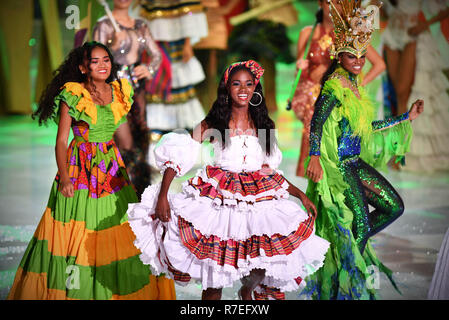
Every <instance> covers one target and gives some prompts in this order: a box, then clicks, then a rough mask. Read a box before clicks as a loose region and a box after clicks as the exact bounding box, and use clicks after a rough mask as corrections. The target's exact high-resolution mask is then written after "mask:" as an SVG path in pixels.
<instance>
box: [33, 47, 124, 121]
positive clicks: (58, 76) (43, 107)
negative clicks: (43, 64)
mask: <svg viewBox="0 0 449 320" xmlns="http://www.w3.org/2000/svg"><path fill="white" fill-rule="evenodd" d="M98 47H99V48H102V49H104V50H105V51H106V52H107V53H108V56H109V59H110V61H111V65H112V68H111V74H110V75H109V77H108V78H107V79H106V83H110V82H112V81H114V80H116V79H118V77H117V70H118V65H116V64H115V63H114V57H113V56H112V54H111V52H110V51H109V49H108V47H106V46H105V45H104V44H102V43H99V42H95V41H92V42H86V43H84V45H82V46H81V47H77V48H75V49H73V50H72V51H70V53H69V54H68V56H67V58H66V59H65V61H64V62H63V63H62V64H61V65H60V66H59V68H58V69H57V70H55V71H54V72H53V79H52V80H51V82H50V83H49V84H48V86H47V88H45V90H44V91H43V92H42V94H41V97H40V99H39V106H38V108H37V110H36V111H35V112H34V113H33V114H32V116H31V117H32V118H33V119H36V118H37V119H38V120H39V125H42V124H45V123H47V121H48V120H49V119H51V118H52V115H53V112H54V109H55V105H54V99H55V97H56V96H57V95H58V94H59V93H60V92H61V90H62V86H63V85H64V84H65V83H66V82H79V83H86V84H90V85H91V86H92V88H93V89H94V90H95V85H94V84H93V83H92V79H91V78H90V76H89V75H90V61H91V59H92V50H93V49H95V48H98ZM86 60H87V61H88V62H89V63H88V69H89V72H87V74H82V73H81V70H80V69H79V66H80V65H83V64H84V62H85V61H86ZM119 84H120V92H121V95H122V97H123V96H124V94H123V91H122V84H121V83H120V81H119Z"/></svg>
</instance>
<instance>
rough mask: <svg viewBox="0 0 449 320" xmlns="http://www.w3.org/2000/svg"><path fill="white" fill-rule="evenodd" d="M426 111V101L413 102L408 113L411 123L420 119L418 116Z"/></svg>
mask: <svg viewBox="0 0 449 320" xmlns="http://www.w3.org/2000/svg"><path fill="white" fill-rule="evenodd" d="M423 111H424V101H423V100H421V99H418V100H416V101H415V102H413V104H412V107H411V108H410V111H409V113H408V117H409V119H410V121H413V120H415V119H416V118H418V116H419V115H420V114H421V113H423Z"/></svg>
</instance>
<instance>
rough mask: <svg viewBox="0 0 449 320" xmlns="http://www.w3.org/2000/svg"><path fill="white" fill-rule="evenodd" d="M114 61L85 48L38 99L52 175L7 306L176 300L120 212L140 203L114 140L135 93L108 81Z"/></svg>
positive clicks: (96, 47) (97, 46)
mask: <svg viewBox="0 0 449 320" xmlns="http://www.w3.org/2000/svg"><path fill="white" fill-rule="evenodd" d="M113 61H114V60H113V57H112V55H111V53H110V52H109V50H108V49H107V47H105V46H104V45H102V44H101V43H98V42H88V43H85V44H84V45H83V46H82V47H78V48H76V49H74V50H73V51H72V52H71V53H70V54H69V56H68V58H67V60H66V61H64V63H63V64H62V65H61V66H60V67H59V69H58V70H57V71H56V75H55V77H54V78H53V80H52V81H51V83H50V84H49V85H48V87H47V89H46V90H45V91H44V93H43V95H42V97H41V99H40V102H39V108H38V110H37V111H36V112H35V113H34V116H35V117H37V118H38V119H39V123H40V124H42V123H46V122H47V121H49V120H55V121H56V122H57V123H58V133H57V138H56V148H55V150H56V162H57V166H58V173H57V175H56V178H55V180H54V182H53V185H52V188H51V192H50V197H49V200H48V203H47V208H46V210H45V212H44V215H43V217H42V219H41V221H40V223H39V225H38V227H37V229H36V232H35V233H34V236H33V238H32V240H31V242H30V243H29V245H28V248H27V250H26V251H25V254H24V256H23V258H22V260H21V262H20V265H19V268H18V271H17V273H16V277H15V279H14V284H13V286H12V288H11V291H10V293H9V296H8V298H9V299H32V300H41V299H58V300H59V299H83V300H85V299H158V298H159V299H173V298H175V292H174V284H173V282H172V281H170V280H168V279H166V278H163V279H162V278H161V279H156V277H154V276H152V275H151V272H150V270H149V268H148V267H147V266H145V265H144V264H142V262H141V261H140V259H139V254H140V251H139V250H138V249H137V248H136V247H135V246H134V245H133V241H134V235H133V233H132V231H131V229H130V227H129V224H128V222H127V216H126V209H127V206H128V203H132V202H137V201H138V200H137V196H136V193H135V191H134V190H133V188H132V186H131V182H130V180H129V178H128V175H127V172H126V167H125V164H124V162H123V158H122V156H121V155H120V152H119V150H118V148H117V146H116V145H115V143H114V140H113V134H114V132H116V131H117V130H123V128H128V127H126V126H125V127H124V126H121V125H122V124H123V123H125V121H126V115H127V113H128V112H129V110H130V108H131V105H132V103H133V99H132V96H133V89H132V87H131V85H130V84H129V82H128V81H127V80H126V79H120V80H114V78H115V77H116V72H117V69H116V66H115V65H114V62H113ZM70 128H72V131H73V135H74V138H73V140H72V141H71V143H70V145H67V139H68V137H69V133H70Z"/></svg>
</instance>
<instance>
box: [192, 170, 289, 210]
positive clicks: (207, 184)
mask: <svg viewBox="0 0 449 320" xmlns="http://www.w3.org/2000/svg"><path fill="white" fill-rule="evenodd" d="M204 172H205V175H206V177H204V176H203V177H201V176H198V177H194V178H191V179H189V180H188V184H189V185H190V186H192V187H193V188H194V189H196V190H198V191H199V192H200V196H201V197H207V198H209V199H212V200H214V199H216V198H219V199H220V200H221V201H223V199H224V198H225V197H226V196H225V195H223V193H222V190H225V191H227V192H229V193H232V194H239V195H240V196H241V197H243V199H244V197H251V198H255V200H254V201H251V202H261V201H266V200H273V199H275V198H276V195H275V194H276V192H279V191H282V189H284V188H283V187H282V185H283V184H284V183H285V182H286V180H285V179H284V177H282V176H281V175H280V174H278V173H274V174H272V175H266V174H263V173H261V172H259V171H255V172H239V173H237V172H231V171H227V170H223V169H221V168H220V167H213V166H207V167H206V168H205V170H204ZM216 186H217V187H216ZM217 189H218V190H217ZM270 190H273V192H268V191H270ZM267 192H268V193H269V194H267ZM264 193H265V194H264ZM241 197H240V198H241Z"/></svg>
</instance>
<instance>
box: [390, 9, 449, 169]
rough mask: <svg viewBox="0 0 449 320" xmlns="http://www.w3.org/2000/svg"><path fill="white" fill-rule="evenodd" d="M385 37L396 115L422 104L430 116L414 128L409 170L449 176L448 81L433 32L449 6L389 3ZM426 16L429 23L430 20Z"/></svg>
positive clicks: (406, 159) (448, 11)
mask: <svg viewBox="0 0 449 320" xmlns="http://www.w3.org/2000/svg"><path fill="white" fill-rule="evenodd" d="M383 3H384V10H385V12H386V14H387V16H388V25H387V27H386V28H385V31H384V32H383V35H382V38H383V42H384V51H385V60H386V63H387V71H388V75H389V77H390V79H391V81H392V84H393V87H394V90H395V93H396V98H397V104H398V105H397V109H398V110H397V114H401V113H403V112H405V111H407V106H409V105H410V104H411V103H413V102H414V101H416V100H417V99H418V98H419V99H422V100H424V101H426V112H425V114H423V116H422V117H421V119H420V121H417V122H413V123H412V126H413V132H414V137H413V142H412V144H411V147H410V152H409V153H407V157H406V158H405V167H404V169H405V170H409V171H428V172H430V171H437V170H449V149H448V148H447V146H448V145H449V126H448V123H449V95H448V92H447V90H448V89H449V81H448V79H447V78H446V76H445V75H444V73H443V72H442V70H443V68H444V67H443V66H444V65H443V62H442V59H441V55H440V52H439V49H438V44H437V43H436V41H435V40H434V38H433V37H432V35H431V33H430V30H429V26H430V25H432V24H433V23H436V22H439V21H441V20H442V19H444V18H446V17H447V16H449V1H448V0H425V1H424V0H387V1H384V2H383ZM424 12H425V13H426V14H427V15H428V16H432V18H430V19H426V17H425V16H424Z"/></svg>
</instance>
